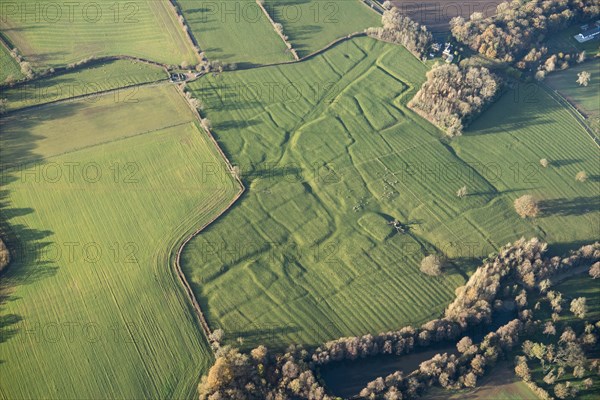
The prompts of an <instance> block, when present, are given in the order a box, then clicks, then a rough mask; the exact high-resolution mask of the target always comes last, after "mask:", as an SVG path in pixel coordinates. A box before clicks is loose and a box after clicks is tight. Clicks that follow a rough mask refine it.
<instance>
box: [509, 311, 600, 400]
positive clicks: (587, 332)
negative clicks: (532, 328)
mask: <svg viewBox="0 0 600 400" xmlns="http://www.w3.org/2000/svg"><path fill="white" fill-rule="evenodd" d="M549 324H552V323H549ZM547 325H548V324H547ZM545 330H546V331H547V330H548V329H545ZM599 331H600V322H598V323H596V324H595V325H594V324H589V323H586V324H585V328H584V331H583V332H582V333H581V334H580V335H577V334H576V333H575V331H574V330H573V328H572V327H570V326H566V327H565V328H564V330H563V332H562V334H561V335H560V336H557V338H556V339H557V340H555V341H554V342H553V343H548V344H546V343H542V342H532V341H530V340H526V341H525V342H524V343H523V346H522V351H523V356H518V357H517V358H516V360H515V363H516V366H515V373H516V375H517V376H518V377H519V378H521V379H522V380H523V381H525V382H527V383H529V384H530V387H535V388H536V389H535V390H536V392H539V393H545V395H544V396H541V397H542V398H551V396H550V395H549V394H548V391H552V392H553V393H554V395H555V396H556V397H557V398H559V399H567V398H573V397H576V396H577V394H578V392H579V391H580V390H581V389H583V390H586V389H589V388H590V387H591V386H592V385H593V380H592V378H587V379H584V380H582V381H580V382H579V383H578V384H574V383H573V382H570V381H566V382H560V383H559V382H558V380H559V379H561V378H563V377H564V376H566V374H567V373H569V372H570V373H571V375H572V376H573V378H575V379H581V378H583V377H584V376H585V375H586V373H588V372H600V369H599V365H598V364H599V363H598V362H594V363H591V362H589V361H588V359H587V357H586V353H585V349H590V348H591V347H593V346H594V345H595V344H596V343H597V342H598V333H599ZM549 335H552V336H556V330H553V331H552V332H551V333H549ZM532 363H533V364H535V365H539V367H540V368H541V370H542V372H543V374H544V378H543V382H544V384H545V385H547V387H546V389H548V390H546V389H544V388H541V387H540V386H539V385H537V384H536V383H535V382H533V381H532V378H531V369H530V364H532ZM562 381H564V379H562Z"/></svg>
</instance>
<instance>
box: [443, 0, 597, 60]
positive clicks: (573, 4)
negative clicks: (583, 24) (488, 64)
mask: <svg viewBox="0 0 600 400" xmlns="http://www.w3.org/2000/svg"><path fill="white" fill-rule="evenodd" d="M496 11H497V12H496V14H495V15H494V16H491V17H487V18H484V15H483V14H482V13H480V12H475V13H473V14H472V15H471V17H470V18H469V19H468V20H467V19H465V18H463V17H456V18H453V19H452V21H451V22H450V25H451V30H452V34H453V35H454V37H455V38H456V39H457V40H458V41H459V42H462V43H465V44H467V45H468V46H469V47H470V48H471V49H473V50H474V51H477V52H479V53H481V54H483V55H485V56H486V57H489V58H494V59H498V60H502V61H506V62H510V63H513V62H516V61H518V60H519V58H520V57H521V56H522V55H523V53H525V52H527V51H528V50H530V49H532V48H534V47H535V46H536V45H537V44H538V43H540V42H541V41H542V40H543V39H544V38H545V37H546V36H547V35H548V34H549V33H552V32H556V31H559V30H561V29H564V28H566V27H567V26H569V25H570V24H572V23H573V22H575V21H578V20H584V19H591V18H595V17H597V16H598V15H599V14H600V6H599V5H598V2H597V0H531V1H519V0H514V1H510V2H509V1H507V2H504V3H501V4H499V5H498V7H497V8H496Z"/></svg>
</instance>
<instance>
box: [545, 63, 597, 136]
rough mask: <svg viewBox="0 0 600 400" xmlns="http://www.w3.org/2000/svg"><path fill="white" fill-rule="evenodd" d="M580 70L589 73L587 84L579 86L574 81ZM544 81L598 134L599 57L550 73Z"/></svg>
mask: <svg viewBox="0 0 600 400" xmlns="http://www.w3.org/2000/svg"><path fill="white" fill-rule="evenodd" d="M582 71H587V72H589V73H590V74H591V78H590V83H589V84H588V85H587V86H580V85H579V84H578V83H577V82H576V81H577V74H579V73H580V72H582ZM545 83H546V84H547V85H548V86H550V87H551V88H552V89H554V90H556V91H558V92H559V93H560V94H561V95H562V96H563V97H565V98H566V99H567V100H568V101H569V102H570V103H571V104H573V105H574V106H575V107H576V108H577V109H578V110H579V111H580V112H581V113H582V114H583V115H585V116H586V117H587V122H588V123H589V124H590V126H591V127H592V129H593V130H594V131H595V132H596V134H597V135H600V59H598V58H595V59H593V60H590V61H587V62H585V63H583V64H579V65H576V66H573V67H571V68H569V69H567V70H564V71H558V72H555V73H553V74H550V75H548V77H547V78H546V80H545Z"/></svg>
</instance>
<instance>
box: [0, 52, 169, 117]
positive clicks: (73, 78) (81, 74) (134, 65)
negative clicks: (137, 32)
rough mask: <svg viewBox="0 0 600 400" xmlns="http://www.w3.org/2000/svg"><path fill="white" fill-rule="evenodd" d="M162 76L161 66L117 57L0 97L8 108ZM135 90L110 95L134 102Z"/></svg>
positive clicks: (93, 99)
mask: <svg viewBox="0 0 600 400" xmlns="http://www.w3.org/2000/svg"><path fill="white" fill-rule="evenodd" d="M162 79H167V74H166V72H165V71H164V70H163V69H162V68H159V67H156V66H154V65H150V64H145V63H140V62H134V61H129V60H117V61H110V62H106V63H102V64H97V65H94V66H90V67H89V68H85V69H81V70H77V71H72V72H68V73H66V74H63V75H58V76H53V77H50V78H45V79H41V80H37V81H35V82H32V83H28V84H25V85H23V86H19V87H15V88H10V89H6V90H3V91H2V98H4V99H6V100H8V103H7V107H6V108H7V110H9V111H12V110H18V109H20V108H23V107H31V106H36V105H41V104H46V103H49V102H53V101H57V100H63V99H66V98H71V97H76V96H85V95H91V94H94V93H98V92H102V91H106V90H111V89H117V88H123V87H127V86H131V85H137V84H141V83H147V82H154V81H158V80H162ZM138 91H139V88H129V89H123V90H122V91H120V92H118V93H115V94H113V99H114V100H115V101H122V102H132V101H135V99H136V97H137V93H138ZM97 99H98V96H93V97H91V98H89V99H88V100H87V101H88V102H95V101H97Z"/></svg>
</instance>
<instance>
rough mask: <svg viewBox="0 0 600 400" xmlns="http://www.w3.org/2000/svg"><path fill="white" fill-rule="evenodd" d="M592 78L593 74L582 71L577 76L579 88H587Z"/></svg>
mask: <svg viewBox="0 0 600 400" xmlns="http://www.w3.org/2000/svg"><path fill="white" fill-rule="evenodd" d="M591 77H592V74H590V73H589V72H587V71H581V72H580V73H578V74H577V83H579V86H587V85H589V83H590V78H591Z"/></svg>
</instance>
